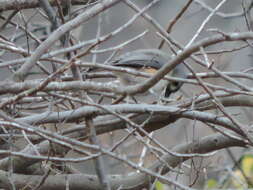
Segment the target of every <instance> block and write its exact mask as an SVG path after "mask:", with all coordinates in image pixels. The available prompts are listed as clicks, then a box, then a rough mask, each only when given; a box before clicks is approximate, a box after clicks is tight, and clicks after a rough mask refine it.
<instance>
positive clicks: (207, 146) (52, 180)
mask: <svg viewBox="0 0 253 190" xmlns="http://www.w3.org/2000/svg"><path fill="white" fill-rule="evenodd" d="M244 146H246V144H245V143H244V142H243V141H239V140H235V139H231V138H228V137H224V136H223V135H221V134H215V135H210V136H207V137H204V138H202V139H200V140H199V141H198V142H194V143H186V144H180V145H178V146H176V147H175V148H173V151H175V152H180V153H208V152H212V151H216V150H220V149H224V148H228V147H244ZM163 159H164V160H166V161H167V162H168V164H169V165H170V166H173V167H176V166H178V165H179V164H180V163H182V162H184V161H186V160H187V159H189V157H185V158H182V157H175V156H172V155H169V154H168V155H165V156H164V157H163ZM160 167H161V163H160V162H155V163H154V164H153V165H151V166H150V167H149V170H151V171H153V172H156V171H157V170H158V169H159V168H160ZM137 168H138V167H137ZM168 171H169V170H168V168H164V169H163V171H162V174H165V173H167V172H168ZM5 175H6V172H3V171H1V175H0V181H1V182H3V183H1V185H0V187H1V188H7V187H8V181H3V179H4V178H3V177H4V176H5ZM66 176H67V178H68V180H69V184H70V187H71V189H72V188H73V189H80V188H85V189H89V190H93V189H94V190H95V189H99V187H100V184H99V182H98V179H97V177H96V176H94V175H86V174H74V175H71V174H70V175H66V174H64V175H56V176H48V178H47V179H46V181H45V183H44V184H43V186H42V187H41V189H42V190H44V189H56V188H57V190H58V189H59V188H60V189H64V188H65V185H66ZM12 177H13V179H14V180H13V181H14V182H15V185H16V187H17V188H22V187H24V186H25V185H26V184H27V183H29V184H30V185H32V186H35V185H36V182H37V181H38V180H39V179H40V178H41V177H40V176H35V175H18V174H12ZM108 179H109V181H110V183H111V185H112V189H117V188H119V187H121V188H122V189H125V188H127V189H128V190H137V189H142V188H148V185H149V183H150V180H151V181H152V180H154V177H150V176H149V175H148V174H147V173H145V172H144V173H132V174H131V175H123V176H122V175H110V176H108ZM159 180H161V182H163V180H162V179H159Z"/></svg>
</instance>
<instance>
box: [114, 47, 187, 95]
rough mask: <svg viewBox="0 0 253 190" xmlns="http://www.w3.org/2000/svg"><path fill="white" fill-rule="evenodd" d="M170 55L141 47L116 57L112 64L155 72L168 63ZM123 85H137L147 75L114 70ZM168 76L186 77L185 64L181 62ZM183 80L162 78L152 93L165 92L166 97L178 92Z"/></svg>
mask: <svg viewBox="0 0 253 190" xmlns="http://www.w3.org/2000/svg"><path fill="white" fill-rule="evenodd" d="M169 60H170V57H169V55H167V54H166V53H164V52H162V51H161V50H158V49H141V50H136V51H132V52H128V53H125V54H123V55H122V56H120V57H118V58H116V59H115V60H114V61H113V62H112V65H114V66H120V67H127V68H132V69H136V70H138V71H142V72H147V73H151V74H152V73H155V72H156V71H157V70H159V69H160V68H162V67H163V66H164V65H165V64H168V63H169ZM114 73H115V75H116V76H117V77H118V78H119V80H120V82H121V83H122V84H123V85H126V86H128V85H135V84H138V83H140V82H143V81H144V80H146V78H145V77H139V76H134V75H131V74H128V73H124V72H114ZM167 75H168V76H173V77H179V78H186V75H187V74H186V72H185V69H184V66H183V64H179V65H178V66H177V67H176V68H174V69H173V70H172V71H171V72H170V73H168V74H167ZM182 84H183V83H182V82H177V81H168V80H161V81H159V82H158V83H157V84H156V85H155V86H153V87H152V88H151V89H150V91H151V92H152V93H157V94H161V93H162V92H164V89H165V92H164V97H166V98H168V97H169V96H170V94H171V93H173V92H176V91H177V90H179V88H180V87H181V86H182Z"/></svg>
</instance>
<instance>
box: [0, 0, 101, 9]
mask: <svg viewBox="0 0 253 190" xmlns="http://www.w3.org/2000/svg"><path fill="white" fill-rule="evenodd" d="M56 1H57V0H50V3H51V4H52V6H56ZM66 1H67V0H61V2H62V3H66ZM97 1H98V0H72V1H71V3H72V4H73V5H86V4H87V3H95V2H97ZM38 7H39V0H24V1H16V0H1V1H0V11H9V10H22V9H31V8H38Z"/></svg>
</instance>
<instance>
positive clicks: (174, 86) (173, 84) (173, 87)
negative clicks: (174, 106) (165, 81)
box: [170, 81, 181, 92]
mask: <svg viewBox="0 0 253 190" xmlns="http://www.w3.org/2000/svg"><path fill="white" fill-rule="evenodd" d="M180 86H181V83H180V82H177V81H172V82H171V84H170V88H171V91H172V92H175V91H177V90H178V89H179V88H180Z"/></svg>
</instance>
